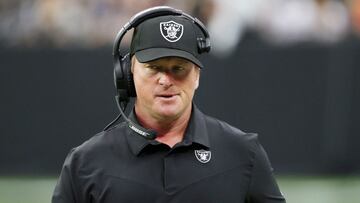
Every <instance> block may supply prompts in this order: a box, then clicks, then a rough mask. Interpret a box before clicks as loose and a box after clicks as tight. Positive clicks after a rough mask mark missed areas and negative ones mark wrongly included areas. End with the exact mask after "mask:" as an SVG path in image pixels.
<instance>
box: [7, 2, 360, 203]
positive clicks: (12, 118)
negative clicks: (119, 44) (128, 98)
mask: <svg viewBox="0 0 360 203" xmlns="http://www.w3.org/2000/svg"><path fill="white" fill-rule="evenodd" d="M154 5H170V6H175V7H177V8H180V9H182V10H184V11H186V12H188V13H191V14H193V15H195V16H197V17H198V18H200V19H201V20H202V21H204V22H205V23H206V24H207V25H208V27H209V30H210V34H211V36H212V42H213V52H212V54H211V55H210V56H206V57H204V58H203V60H204V64H205V66H206V68H204V70H203V71H202V75H201V85H200V88H199V90H198V91H197V95H196V98H195V102H196V104H197V105H198V106H199V108H200V109H202V110H203V111H204V112H206V113H207V114H209V115H212V116H215V117H218V118H220V119H223V120H226V121H227V122H229V123H230V124H232V125H234V126H237V127H239V128H240V129H242V130H244V131H251V132H257V133H259V136H260V140H261V142H262V144H263V145H264V147H265V149H266V150H267V152H268V155H269V157H270V159H271V162H272V165H273V167H274V168H275V174H276V175H277V177H278V179H279V184H280V187H281V189H282V191H283V193H284V194H285V196H286V198H287V200H288V202H290V203H297V202H307V203H312V202H327V203H335V202H336V203H340V202H341V203H353V202H354V203H355V202H359V201H360V195H359V192H360V176H359V172H360V149H359V147H358V145H359V144H360V136H359V128H360V127H359V122H360V107H359V103H360V70H359V67H360V1H359V0H349V1H340V0H338V1H335V0H305V1H301V0H271V1H269V0H237V1H236V2H234V1H231V0H221V1H220V0H198V1H190V0H188V1H177V0H168V1H165V0H157V1H147V0H139V1H128V0H101V1H95V0H91V1H84V0H77V1H60V0H29V1H20V0H15V1H11V0H2V1H1V2H0V90H1V96H0V99H1V106H0V123H1V125H0V127H1V128H0V202H4V203H13V202H14V203H15V202H27V203H30V202H37V203H42V202H49V201H50V197H51V193H52V190H53V188H54V185H55V183H56V178H57V176H58V175H59V172H60V170H61V165H62V163H63V161H64V158H65V156H66V154H67V152H68V151H69V150H70V149H71V148H72V147H75V146H77V145H79V144H81V143H82V142H84V141H85V140H87V139H88V138H90V137H91V136H92V135H94V134H95V133H97V132H99V131H101V129H102V128H103V127H104V126H105V125H106V124H107V123H108V122H110V121H111V120H112V119H113V118H114V117H115V116H116V114H117V109H116V105H115V102H114V97H113V96H114V94H115V90H114V87H113V81H112V71H113V68H112V56H111V49H112V47H111V46H112V41H113V38H114V37H115V35H116V32H117V31H118V29H119V28H120V27H121V26H122V25H123V24H124V23H125V22H126V21H127V20H128V19H129V17H130V16H131V15H133V14H134V13H136V12H138V11H140V10H142V9H144V8H147V7H150V6H154ZM128 40H129V38H126V39H125V41H124V50H125V49H126V45H127V44H128Z"/></svg>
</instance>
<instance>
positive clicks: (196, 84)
mask: <svg viewBox="0 0 360 203" xmlns="http://www.w3.org/2000/svg"><path fill="white" fill-rule="evenodd" d="M195 68H196V70H195V71H196V79H195V89H197V88H198V87H199V83H200V68H199V67H195Z"/></svg>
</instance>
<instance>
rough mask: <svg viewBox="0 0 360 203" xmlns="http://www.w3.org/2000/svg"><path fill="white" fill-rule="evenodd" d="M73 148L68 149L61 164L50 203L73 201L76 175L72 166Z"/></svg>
mask: <svg viewBox="0 0 360 203" xmlns="http://www.w3.org/2000/svg"><path fill="white" fill-rule="evenodd" d="M74 165H75V164H74V149H73V150H71V151H70V153H69V154H68V156H67V157H66V159H65V162H64V164H63V167H62V170H61V173H60V177H59V179H58V182H57V184H56V186H55V189H54V193H53V196H52V203H75V202H77V201H76V199H77V198H76V193H75V191H76V180H75V179H74V177H76V174H74V173H75V171H76V170H75V169H74V168H75V166H74Z"/></svg>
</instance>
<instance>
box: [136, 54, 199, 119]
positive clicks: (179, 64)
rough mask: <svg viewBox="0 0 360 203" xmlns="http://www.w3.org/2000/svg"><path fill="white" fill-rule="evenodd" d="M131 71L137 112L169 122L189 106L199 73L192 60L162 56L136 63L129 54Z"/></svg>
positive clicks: (188, 108) (197, 84)
mask: <svg viewBox="0 0 360 203" xmlns="http://www.w3.org/2000/svg"><path fill="white" fill-rule="evenodd" d="M132 72H133V76H134V83H135V89H136V94H137V100H136V104H135V109H136V112H137V113H138V112H141V114H146V115H147V116H150V117H152V118H155V119H157V120H159V121H161V120H168V121H170V120H175V119H177V118H179V117H180V116H181V115H182V114H183V113H184V112H185V111H186V110H190V109H191V103H192V99H193V96H194V93H195V90H196V89H197V87H198V86H199V76H200V70H199V68H198V67H197V66H195V65H194V64H193V63H192V62H190V61H188V60H185V59H182V58H178V57H166V58H161V59H157V60H154V61H150V62H147V63H140V62H139V61H138V60H137V59H136V57H133V61H132Z"/></svg>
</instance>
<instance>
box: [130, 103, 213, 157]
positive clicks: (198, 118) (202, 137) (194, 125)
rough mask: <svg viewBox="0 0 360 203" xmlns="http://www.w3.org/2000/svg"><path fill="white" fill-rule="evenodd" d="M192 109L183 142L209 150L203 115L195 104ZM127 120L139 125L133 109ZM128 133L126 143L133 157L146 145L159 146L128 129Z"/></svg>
mask: <svg viewBox="0 0 360 203" xmlns="http://www.w3.org/2000/svg"><path fill="white" fill-rule="evenodd" d="M192 107H193V108H192V112H191V117H190V120H189V123H188V126H187V128H186V131H185V135H184V140H183V142H185V143H186V144H189V145H191V144H192V143H196V144H199V145H202V146H204V147H205V148H210V142H209V137H208V133H207V128H206V123H205V115H204V114H203V113H202V112H201V111H200V110H199V109H198V108H197V107H196V106H195V104H193V106H192ZM129 119H130V120H131V121H133V122H134V123H136V124H138V125H139V122H138V120H137V118H136V115H135V111H134V109H133V110H132V111H131V113H130V115H129ZM128 132H129V133H126V136H127V141H128V144H129V146H130V149H131V151H132V152H133V153H134V154H135V155H139V154H140V152H141V151H143V150H144V149H145V147H146V146H148V145H159V144H161V143H160V142H158V141H156V140H148V139H146V138H144V137H142V136H140V135H139V134H137V133H136V132H134V131H133V130H131V129H130V128H129V127H128Z"/></svg>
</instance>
